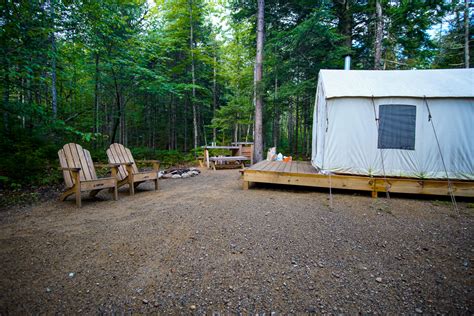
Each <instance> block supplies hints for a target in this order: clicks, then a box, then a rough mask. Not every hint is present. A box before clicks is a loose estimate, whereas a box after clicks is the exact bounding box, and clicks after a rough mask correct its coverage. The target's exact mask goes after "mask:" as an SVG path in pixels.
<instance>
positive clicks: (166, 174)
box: [160, 168, 201, 179]
mask: <svg viewBox="0 0 474 316" xmlns="http://www.w3.org/2000/svg"><path fill="white" fill-rule="evenodd" d="M160 173H161V174H160V178H164V179H178V178H190V177H194V176H197V175H198V174H200V173H201V171H199V169H197V168H172V169H168V170H165V171H163V172H160Z"/></svg>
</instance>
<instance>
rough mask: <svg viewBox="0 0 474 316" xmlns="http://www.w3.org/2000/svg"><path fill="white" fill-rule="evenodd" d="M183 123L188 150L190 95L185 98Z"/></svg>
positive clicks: (185, 149) (185, 146) (185, 145)
mask: <svg viewBox="0 0 474 316" xmlns="http://www.w3.org/2000/svg"><path fill="white" fill-rule="evenodd" d="M183 125H184V151H185V152H187V151H188V97H187V96H186V97H185V98H184V115H183Z"/></svg>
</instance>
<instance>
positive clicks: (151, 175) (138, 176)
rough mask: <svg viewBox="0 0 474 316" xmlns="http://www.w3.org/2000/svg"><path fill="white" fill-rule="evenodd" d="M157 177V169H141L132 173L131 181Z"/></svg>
mask: <svg viewBox="0 0 474 316" xmlns="http://www.w3.org/2000/svg"><path fill="white" fill-rule="evenodd" d="M155 179H158V171H142V172H137V173H134V174H133V182H141V181H147V180H155Z"/></svg>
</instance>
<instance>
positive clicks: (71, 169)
mask: <svg viewBox="0 0 474 316" xmlns="http://www.w3.org/2000/svg"><path fill="white" fill-rule="evenodd" d="M58 169H59V170H62V171H72V172H79V171H81V168H69V167H59V168H58Z"/></svg>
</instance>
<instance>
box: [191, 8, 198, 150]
mask: <svg viewBox="0 0 474 316" xmlns="http://www.w3.org/2000/svg"><path fill="white" fill-rule="evenodd" d="M189 19H190V34H189V49H190V51H191V78H192V84H193V90H192V91H193V97H192V99H191V104H192V107H193V137H194V155H196V149H197V147H198V120H197V109H196V100H195V99H196V88H195V84H196V76H195V73H194V26H193V0H190V1H189Z"/></svg>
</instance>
